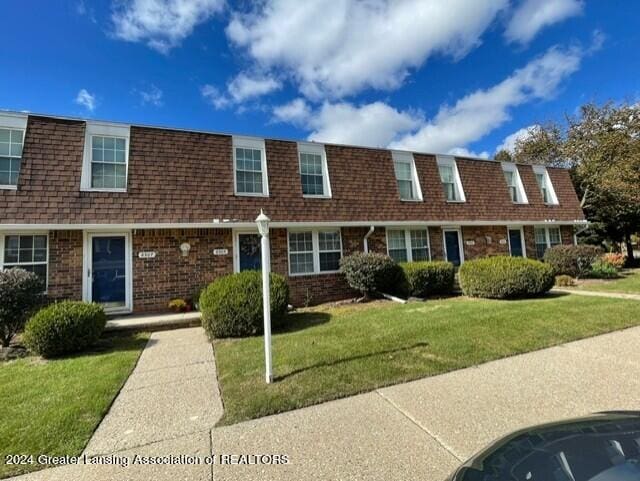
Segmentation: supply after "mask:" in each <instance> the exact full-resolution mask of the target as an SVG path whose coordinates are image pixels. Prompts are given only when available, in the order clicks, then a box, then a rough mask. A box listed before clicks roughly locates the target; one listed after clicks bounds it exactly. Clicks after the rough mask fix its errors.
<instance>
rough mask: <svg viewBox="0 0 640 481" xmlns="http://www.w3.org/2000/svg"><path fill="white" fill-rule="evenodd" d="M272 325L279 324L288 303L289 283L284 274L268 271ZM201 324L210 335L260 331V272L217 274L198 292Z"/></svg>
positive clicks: (251, 334)
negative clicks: (215, 277) (221, 275)
mask: <svg viewBox="0 0 640 481" xmlns="http://www.w3.org/2000/svg"><path fill="white" fill-rule="evenodd" d="M269 292H270V295H271V325H272V327H279V326H282V325H283V324H284V323H285V321H286V313H287V307H288V305H289V286H288V285H287V282H286V281H285V279H284V277H282V276H281V275H279V274H273V273H272V274H271V277H270V288H269ZM200 312H201V313H202V326H203V327H204V329H205V331H207V334H208V335H209V337H210V338H221V337H243V336H253V335H258V334H262V333H263V332H264V319H263V314H262V273H261V272H260V271H243V272H239V273H237V274H229V275H226V276H223V277H220V278H218V279H216V280H215V281H213V282H212V283H211V284H209V285H208V286H207V287H206V288H205V289H204V290H203V291H202V293H201V294H200Z"/></svg>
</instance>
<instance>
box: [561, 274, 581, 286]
mask: <svg viewBox="0 0 640 481" xmlns="http://www.w3.org/2000/svg"><path fill="white" fill-rule="evenodd" d="M575 285H576V281H575V279H574V278H573V277H571V276H567V275H565V274H562V275H561V276H556V286H558V287H571V286H575Z"/></svg>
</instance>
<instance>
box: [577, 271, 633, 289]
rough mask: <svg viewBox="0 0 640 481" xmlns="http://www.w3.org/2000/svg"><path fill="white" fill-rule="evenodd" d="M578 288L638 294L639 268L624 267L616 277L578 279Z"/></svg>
mask: <svg viewBox="0 0 640 481" xmlns="http://www.w3.org/2000/svg"><path fill="white" fill-rule="evenodd" d="M578 288H579V289H582V290H585V291H604V292H622V293H625V294H640V269H625V270H624V271H622V272H621V274H620V278H618V279H608V280H604V279H597V280H596V279H585V280H582V281H580V284H579V286H578Z"/></svg>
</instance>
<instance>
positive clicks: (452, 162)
mask: <svg viewBox="0 0 640 481" xmlns="http://www.w3.org/2000/svg"><path fill="white" fill-rule="evenodd" d="M436 161H437V164H438V167H440V166H449V167H452V168H453V176H454V180H455V183H456V190H457V191H458V195H459V196H460V199H458V200H447V202H449V203H452V204H456V203H461V202H466V201H467V196H466V195H465V193H464V188H463V187H462V180H461V178H460V172H458V163H457V162H456V158H455V157H454V156H452V155H437V156H436ZM438 179H439V180H440V185H441V186H442V179H441V178H440V172H438Z"/></svg>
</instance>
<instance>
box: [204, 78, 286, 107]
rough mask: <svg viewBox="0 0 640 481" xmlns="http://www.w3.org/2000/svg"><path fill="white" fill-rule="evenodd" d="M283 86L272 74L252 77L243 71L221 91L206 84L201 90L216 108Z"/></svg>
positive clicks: (243, 100)
mask: <svg viewBox="0 0 640 481" xmlns="http://www.w3.org/2000/svg"><path fill="white" fill-rule="evenodd" d="M280 88H282V84H281V83H280V81H279V80H277V79H275V78H273V77H270V76H268V75H267V76H258V77H250V76H248V75H247V74H245V73H243V72H241V73H240V74H238V75H237V76H236V77H235V78H233V79H232V80H231V81H230V82H229V83H228V84H227V88H226V92H225V93H223V92H221V91H220V90H219V89H218V88H217V87H215V86H213V85H210V84H206V85H205V86H203V87H202V88H201V89H200V91H201V93H202V96H203V97H204V98H205V99H207V100H208V101H209V102H210V103H211V104H212V105H213V106H214V107H215V108H217V109H223V108H226V107H229V106H231V105H234V104H240V103H242V102H245V101H247V100H250V99H254V98H256V97H261V96H263V95H267V94H270V93H271V92H275V91H276V90H279V89H280Z"/></svg>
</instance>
